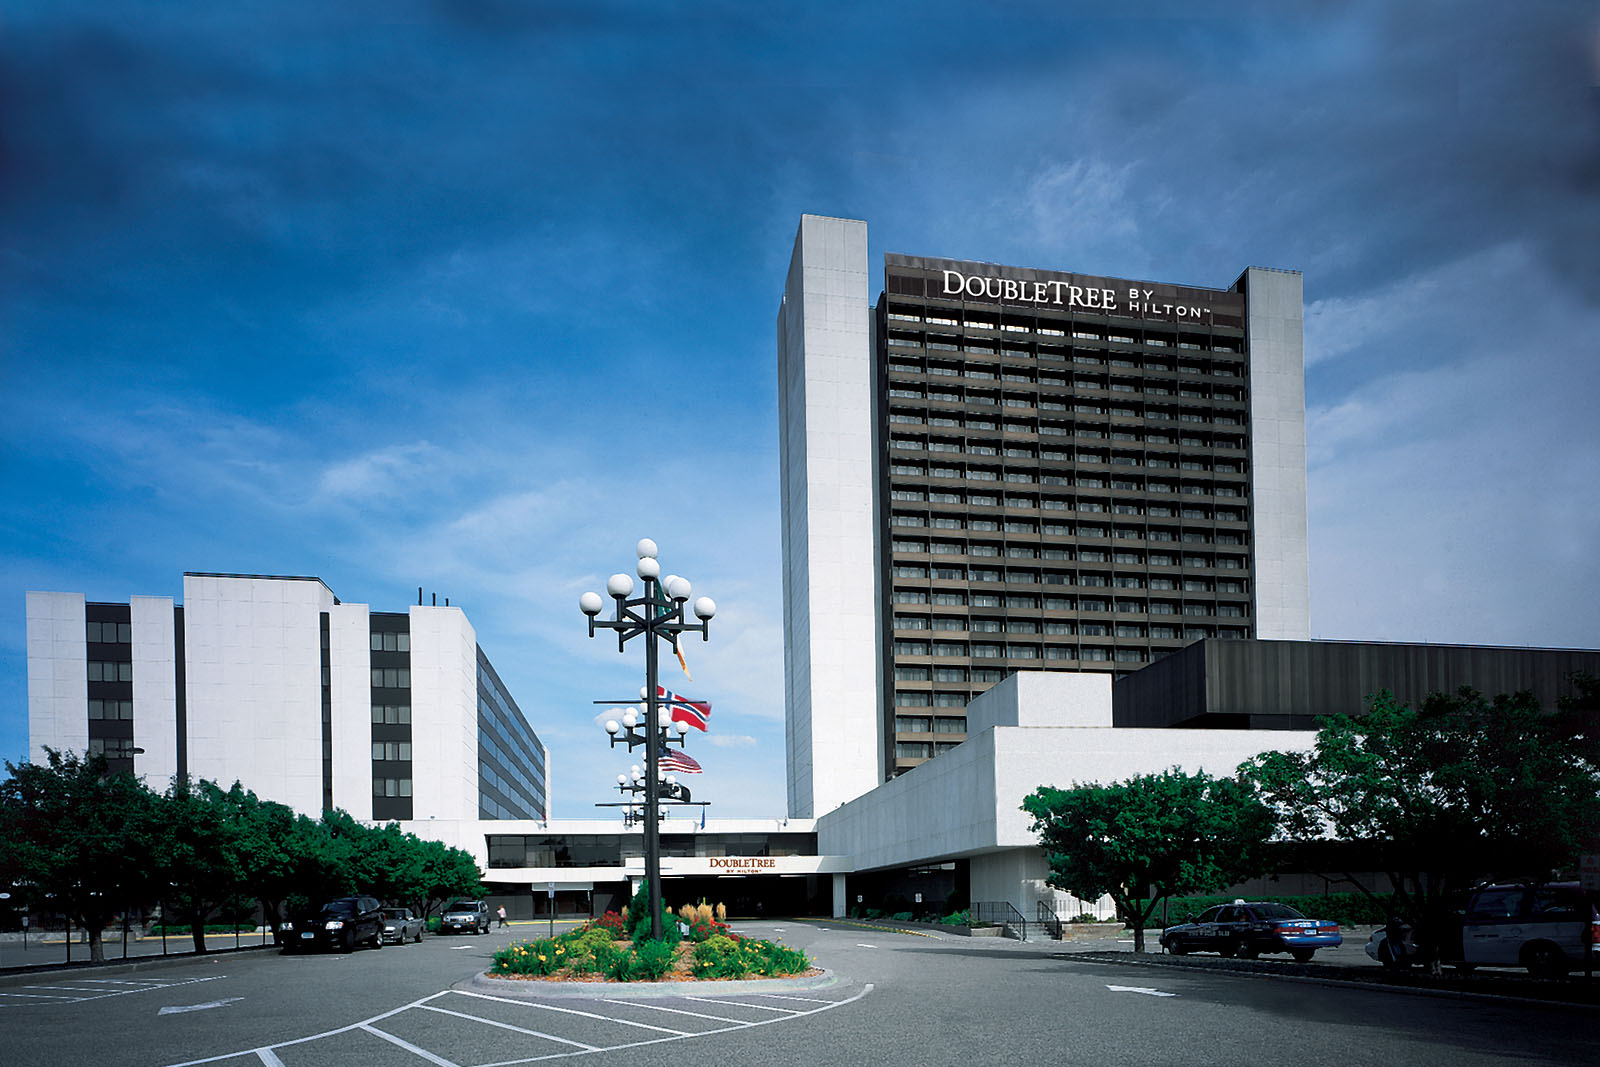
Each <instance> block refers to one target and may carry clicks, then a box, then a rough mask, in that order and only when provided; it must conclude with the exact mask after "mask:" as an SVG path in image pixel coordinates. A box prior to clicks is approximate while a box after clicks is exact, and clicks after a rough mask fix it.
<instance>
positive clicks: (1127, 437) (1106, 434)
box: [927, 411, 1244, 458]
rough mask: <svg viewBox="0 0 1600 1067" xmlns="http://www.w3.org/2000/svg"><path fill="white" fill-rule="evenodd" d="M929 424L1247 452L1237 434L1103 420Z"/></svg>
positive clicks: (944, 418)
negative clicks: (1172, 429)
mask: <svg viewBox="0 0 1600 1067" xmlns="http://www.w3.org/2000/svg"><path fill="white" fill-rule="evenodd" d="M927 423H928V425H929V426H940V427H952V428H956V429H965V430H968V431H971V432H975V433H1002V432H1003V433H1011V434H1018V433H1025V434H1039V435H1040V436H1043V437H1081V438H1084V439H1086V440H1090V441H1105V440H1111V441H1138V442H1143V443H1144V444H1146V445H1156V446H1162V445H1179V446H1182V447H1184V448H1219V449H1233V450H1236V451H1237V450H1242V449H1243V448H1244V438H1242V437H1240V436H1239V435H1238V434H1237V433H1227V432H1224V433H1220V434H1212V433H1207V432H1205V431H1204V430H1197V429H1192V428H1189V427H1185V428H1184V430H1183V432H1182V433H1180V434H1178V436H1177V437H1176V438H1174V437H1173V436H1172V434H1170V433H1167V432H1165V428H1164V427H1163V428H1160V429H1155V428H1152V427H1148V426H1144V427H1141V426H1127V425H1125V424H1121V423H1118V424H1115V425H1114V426H1113V425H1108V424H1107V423H1106V422H1105V421H1104V419H1103V418H1097V419H1095V420H1093V421H1091V420H1085V419H1074V420H1073V421H1071V422H1052V421H1049V420H1046V421H1045V422H1042V423H1041V422H1039V421H1038V420H1036V419H1018V418H1016V417H1015V416H1013V415H1011V414H1009V413H1008V414H1007V416H1006V419H1005V421H1004V422H996V421H995V419H994V418H993V417H990V416H985V415H976V414H973V413H972V412H970V411H969V412H958V411H944V412H934V413H932V414H931V415H929V416H928V418H927ZM1047 458H1049V457H1047Z"/></svg>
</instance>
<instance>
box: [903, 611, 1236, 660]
mask: <svg viewBox="0 0 1600 1067" xmlns="http://www.w3.org/2000/svg"><path fill="white" fill-rule="evenodd" d="M1119 606H1121V605H1120V604H1119ZM1200 606H1202V605H1193V604H1190V605H1186V608H1192V607H1200ZM1219 606H1220V607H1222V608H1233V607H1237V605H1232V604H1223V605H1219ZM1126 613H1127V614H1135V613H1139V612H1137V610H1136V609H1132V608H1129V609H1127V612H1126ZM1213 614H1214V615H1217V616H1219V617H1227V618H1233V619H1242V618H1244V617H1245V614H1246V613H1245V612H1244V611H1243V610H1242V609H1241V610H1239V611H1215V612H1212V611H1188V610H1186V611H1185V612H1184V615H1185V616H1190V617H1192V616H1198V617H1205V616H1208V615H1213ZM973 621H974V622H989V623H994V622H998V621H999V620H997V619H974V620H973ZM897 628H898V627H897ZM919 629H926V627H919ZM940 632H941V633H943V632H946V631H943V630H941V631H940ZM949 632H954V633H967V632H970V633H982V632H993V633H998V632H1000V631H998V630H990V629H989V628H987V627H985V628H984V630H977V629H974V630H970V631H963V630H955V631H949ZM1005 632H1006V633H1008V634H1038V633H1041V632H1042V633H1044V634H1046V635H1052V636H1065V637H1071V636H1075V635H1076V636H1083V637H1146V636H1148V637H1154V638H1157V639H1160V640H1171V639H1172V638H1175V637H1177V636H1178V628H1177V627H1176V626H1167V625H1159V624H1158V625H1153V626H1150V627H1148V631H1147V628H1146V627H1145V626H1144V625H1143V624H1141V623H1116V624H1115V625H1113V624H1111V623H1105V622H1084V621H1082V620H1073V619H1052V620H1049V621H1047V622H1045V623H1043V624H1041V623H1039V622H1036V621H1034V620H1030V619H1012V620H1010V622H1009V625H1007V626H1006V628H1005ZM968 647H969V646H968V644H967V642H965V641H933V642H928V641H917V640H913V639H905V638H902V639H900V640H897V641H895V643H894V654H895V655H896V656H930V655H931V656H935V657H944V656H955V657H959V658H962V659H965V658H966V656H967V649H968ZM970 647H971V649H972V656H973V658H974V659H998V658H1000V656H1001V654H1002V651H1003V649H1004V646H1002V645H999V644H980V643H977V642H974V643H973V644H972V645H971V646H970Z"/></svg>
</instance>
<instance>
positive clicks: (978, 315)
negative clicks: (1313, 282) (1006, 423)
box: [884, 304, 1239, 352]
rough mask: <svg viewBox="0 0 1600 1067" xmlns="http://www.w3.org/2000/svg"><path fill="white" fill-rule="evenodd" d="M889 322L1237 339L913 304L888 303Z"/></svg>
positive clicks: (1221, 341) (1215, 342) (1175, 339)
mask: <svg viewBox="0 0 1600 1067" xmlns="http://www.w3.org/2000/svg"><path fill="white" fill-rule="evenodd" d="M884 313H885V315H886V316H887V317H888V319H889V321H890V322H916V323H927V324H928V325H930V326H958V327H961V328H963V329H968V330H997V331H999V332H1000V333H1013V334H1016V333H1037V334H1040V335H1041V336H1044V337H1068V336H1070V337H1073V338H1075V339H1077V340H1080V341H1098V342H1111V343H1113V344H1119V345H1134V344H1141V345H1149V346H1150V347H1152V348H1176V349H1178V350H1179V351H1187V352H1237V351H1239V341H1238V339H1237V338H1232V337H1213V336H1211V335H1210V334H1204V333H1171V332H1167V331H1164V330H1161V331H1157V330H1142V329H1133V328H1132V327H1126V326H1124V327H1113V328H1109V329H1108V328H1106V327H1103V326H1099V325H1096V324H1093V323H1080V322H1073V321H1071V320H1068V319H1053V318H1034V317H1033V316H1031V315H1018V314H1015V313H1007V314H1005V315H1002V316H998V317H997V316H995V315H993V314H990V313H987V312H977V311H957V310H956V309H954V308H928V309H923V308H920V307H917V306H915V305H913V304H890V305H889V307H888V308H887V309H886V310H885V312H884Z"/></svg>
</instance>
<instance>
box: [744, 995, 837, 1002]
mask: <svg viewBox="0 0 1600 1067" xmlns="http://www.w3.org/2000/svg"><path fill="white" fill-rule="evenodd" d="M756 996H758V997H767V998H769V999H771V1000H793V1001H797V1002H799V1003H801V1004H832V1003H833V1001H831V1000H818V999H817V998H816V997H791V996H785V995H784V994H782V993H757V994H756Z"/></svg>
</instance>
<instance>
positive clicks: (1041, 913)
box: [1034, 900, 1062, 941]
mask: <svg viewBox="0 0 1600 1067" xmlns="http://www.w3.org/2000/svg"><path fill="white" fill-rule="evenodd" d="M1037 903H1038V907H1036V908H1035V909H1034V921H1035V922H1037V923H1039V924H1040V925H1041V926H1043V927H1044V928H1045V929H1046V930H1048V931H1050V936H1051V937H1053V938H1055V939H1056V940H1057V941H1060V940H1061V933H1062V923H1061V917H1060V916H1059V915H1057V914H1056V909H1055V908H1052V907H1051V906H1050V905H1049V904H1047V903H1045V902H1044V901H1042V900H1041V901H1038V902H1037Z"/></svg>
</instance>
